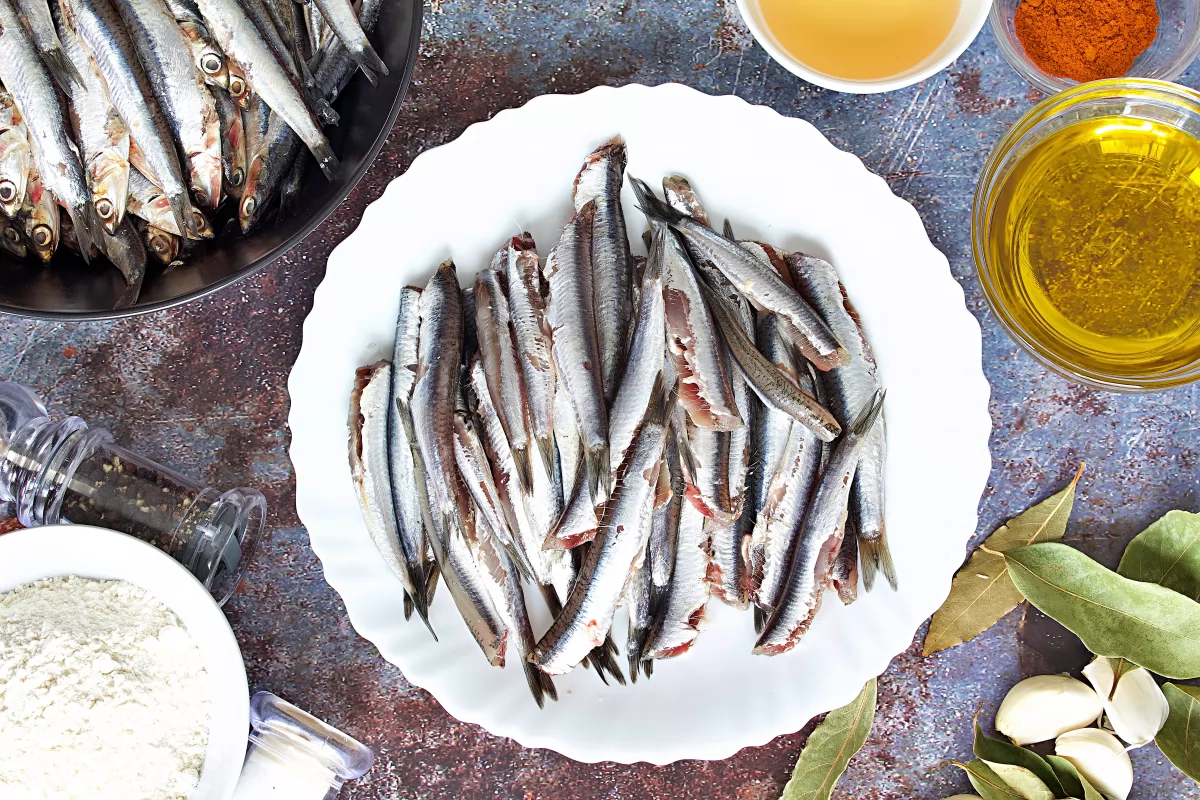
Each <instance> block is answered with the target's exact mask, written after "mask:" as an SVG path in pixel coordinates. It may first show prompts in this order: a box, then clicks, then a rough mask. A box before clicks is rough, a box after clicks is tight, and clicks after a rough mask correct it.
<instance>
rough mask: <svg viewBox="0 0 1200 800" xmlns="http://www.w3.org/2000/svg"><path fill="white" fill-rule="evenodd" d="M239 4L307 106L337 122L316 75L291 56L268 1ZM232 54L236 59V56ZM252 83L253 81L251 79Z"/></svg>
mask: <svg viewBox="0 0 1200 800" xmlns="http://www.w3.org/2000/svg"><path fill="white" fill-rule="evenodd" d="M239 5H240V6H241V8H242V9H243V10H244V11H245V12H246V16H247V17H248V18H249V19H250V21H251V22H253V23H254V27H255V32H256V33H258V34H259V35H260V36H261V37H262V40H263V41H264V42H266V43H267V45H268V47H270V50H271V53H272V54H273V55H274V56H275V59H276V61H277V62H278V64H279V66H281V67H282V68H283V69H284V70H285V71H286V74H287V75H288V77H290V78H291V79H292V81H293V84H294V85H295V86H296V89H297V91H300V92H302V96H303V97H304V98H306V99H307V101H308V103H309V106H308V107H309V109H310V110H311V111H312V112H313V113H314V114H315V115H316V117H317V118H319V119H320V120H321V121H322V122H324V123H326V124H328V125H337V124H338V122H339V117H338V114H337V112H336V111H334V110H333V109H332V108H330V107H329V103H328V102H327V101H326V100H325V98H324V97H323V96H322V95H321V93H320V91H319V90H318V89H317V82H316V79H315V78H314V77H313V74H312V72H311V71H310V70H309V68H308V64H306V63H297V61H296V59H295V58H294V57H293V56H292V48H291V47H289V46H288V44H287V42H286V41H285V37H286V34H285V32H284V31H282V30H280V29H279V28H278V27H276V24H275V20H274V18H273V17H272V15H271V12H270V8H269V4H268V3H265V2H263V0H239ZM234 58H235V59H236V56H235V57H234ZM251 83H252V84H253V79H252V80H251Z"/></svg>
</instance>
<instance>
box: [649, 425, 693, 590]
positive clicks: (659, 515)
mask: <svg viewBox="0 0 1200 800" xmlns="http://www.w3.org/2000/svg"><path fill="white" fill-rule="evenodd" d="M664 474H665V476H666V481H667V490H668V492H667V501H666V502H665V503H663V504H662V505H661V506H659V507H656V508H655V509H654V520H653V523H652V524H651V527H650V579H651V583H652V585H653V589H652V593H653V598H654V604H655V606H657V605H658V604H659V603H661V602H662V600H663V598H665V597H666V594H667V588H668V587H669V586H670V585H671V575H672V574H673V573H674V571H675V549H676V546H677V544H678V541H679V522H680V518H681V516H682V514H683V507H684V506H685V505H687V503H686V502H685V501H684V497H683V493H684V490H685V488H686V487H685V484H684V481H683V472H682V470H681V468H680V464H679V448H678V446H677V445H676V433H675V430H674V426H672V428H671V433H670V435H669V436H668V437H667V444H666V447H665V448H663V465H662V470H661V471H660V473H659V482H660V484H661V482H662V480H663V475H664ZM660 491H661V490H660Z"/></svg>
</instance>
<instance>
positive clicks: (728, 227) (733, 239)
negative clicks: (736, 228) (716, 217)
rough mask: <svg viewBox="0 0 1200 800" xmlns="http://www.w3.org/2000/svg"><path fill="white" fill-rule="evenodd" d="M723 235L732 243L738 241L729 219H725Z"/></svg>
mask: <svg viewBox="0 0 1200 800" xmlns="http://www.w3.org/2000/svg"><path fill="white" fill-rule="evenodd" d="M722 233H723V234H724V235H725V238H726V239H728V240H729V241H731V242H736V241H737V237H736V236H734V235H733V225H732V224H731V223H730V222H729V218H728V217H726V218H725V227H724V229H723V230H722Z"/></svg>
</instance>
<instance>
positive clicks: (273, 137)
mask: <svg viewBox="0 0 1200 800" xmlns="http://www.w3.org/2000/svg"><path fill="white" fill-rule="evenodd" d="M268 118H269V121H268V123H267V131H266V135H265V136H264V137H263V140H262V142H261V143H260V144H259V147H258V149H257V150H256V151H253V152H252V151H249V150H248V151H247V152H246V158H247V159H248V161H249V164H250V166H248V167H247V168H246V187H245V189H243V190H242V200H241V203H240V204H239V205H238V221H239V222H240V224H241V226H242V232H243V233H249V232H250V231H251V230H252V229H253V228H254V226H255V225H257V224H258V221H259V220H260V219H261V218H262V215H263V213H264V212H265V211H266V210H267V204H268V202H269V201H270V199H271V198H272V197H273V196H274V195H275V194H276V193H277V192H278V191H279V188H280V187H281V186H282V184H283V181H284V179H285V178H286V177H287V173H288V170H289V169H291V165H292V164H293V163H294V160H295V158H296V156H297V155H299V154H300V151H301V148H302V144H301V142H300V139H299V137H297V136H296V135H295V133H294V132H293V131H292V129H291V128H290V127H288V124H287V122H286V121H284V119H283V117H281V116H280V115H278V114H276V113H275V112H274V111H272V112H271V113H270V114H269V115H268Z"/></svg>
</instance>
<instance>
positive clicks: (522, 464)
mask: <svg viewBox="0 0 1200 800" xmlns="http://www.w3.org/2000/svg"><path fill="white" fill-rule="evenodd" d="M512 454H513V461H514V462H516V466H517V478H518V479H519V480H520V481H521V488H522V489H524V490H525V491H526V492H532V491H533V467H532V466H531V465H530V463H529V448H528V447H514V448H513V449H512Z"/></svg>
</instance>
